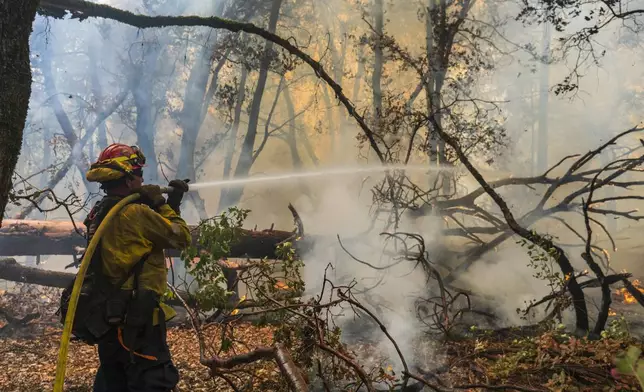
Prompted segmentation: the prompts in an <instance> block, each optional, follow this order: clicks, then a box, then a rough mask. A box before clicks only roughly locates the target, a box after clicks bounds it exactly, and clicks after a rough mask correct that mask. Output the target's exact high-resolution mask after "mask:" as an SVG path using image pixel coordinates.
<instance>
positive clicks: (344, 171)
mask: <svg viewBox="0 0 644 392" xmlns="http://www.w3.org/2000/svg"><path fill="white" fill-rule="evenodd" d="M389 170H401V171H402V170H404V171H413V172H423V171H424V172H449V171H453V170H454V169H453V168H451V167H440V168H439V167H430V166H429V165H390V166H380V165H379V166H368V167H352V168H336V169H326V170H316V171H307V172H295V173H284V174H276V175H271V176H265V177H252V178H251V177H245V178H233V179H230V180H217V181H210V182H201V183H195V184H191V185H190V191H198V190H200V189H205V188H217V187H237V186H244V185H248V184H258V183H264V182H276V181H288V180H295V179H298V178H310V177H324V176H339V175H348V174H358V173H378V172H387V171H389ZM163 189H165V188H162V190H163Z"/></svg>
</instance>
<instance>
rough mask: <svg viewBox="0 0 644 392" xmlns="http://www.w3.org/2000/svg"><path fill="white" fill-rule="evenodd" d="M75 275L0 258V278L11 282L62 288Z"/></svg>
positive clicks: (171, 303) (170, 303)
mask: <svg viewBox="0 0 644 392" xmlns="http://www.w3.org/2000/svg"><path fill="white" fill-rule="evenodd" d="M75 276H76V273H71V272H59V271H48V270H44V269H40V268H33V267H25V266H24V265H21V264H20V263H18V262H17V261H16V260H14V259H0V279H4V280H9V281H11V282H18V283H26V284H35V285H38V286H46V287H57V288H60V289H64V288H67V287H68V286H69V285H70V284H71V283H72V280H73V279H74V277H75ZM178 294H179V295H181V296H182V297H184V298H188V297H189V296H188V295H187V294H186V293H184V292H179V293H178ZM167 303H168V304H169V305H173V306H183V305H182V304H181V302H179V300H177V299H170V300H168V301H167Z"/></svg>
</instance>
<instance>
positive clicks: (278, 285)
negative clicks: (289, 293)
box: [275, 281, 289, 290]
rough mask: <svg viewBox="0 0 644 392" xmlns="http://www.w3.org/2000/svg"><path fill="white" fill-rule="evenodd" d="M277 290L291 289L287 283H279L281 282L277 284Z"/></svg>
mask: <svg viewBox="0 0 644 392" xmlns="http://www.w3.org/2000/svg"><path fill="white" fill-rule="evenodd" d="M275 288H276V289H280V290H288V289H289V287H288V285H287V284H286V283H284V282H279V281H278V282H277V283H275Z"/></svg>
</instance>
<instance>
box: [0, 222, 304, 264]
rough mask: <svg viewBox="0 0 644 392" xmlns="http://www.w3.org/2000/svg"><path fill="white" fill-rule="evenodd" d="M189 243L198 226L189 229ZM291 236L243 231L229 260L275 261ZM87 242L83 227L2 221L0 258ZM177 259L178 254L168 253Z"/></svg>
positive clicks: (68, 249) (71, 249)
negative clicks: (282, 246) (258, 259)
mask: <svg viewBox="0 0 644 392" xmlns="http://www.w3.org/2000/svg"><path fill="white" fill-rule="evenodd" d="M191 231H192V239H193V243H194V244H196V242H197V238H198V237H199V228H198V226H193V227H191ZM291 237H293V233H292V232H289V231H282V230H272V229H271V230H261V231H260V230H243V232H242V235H241V236H240V237H239V241H237V242H236V243H235V244H234V245H233V246H232V249H231V252H230V257H248V258H264V257H268V258H269V259H274V258H276V255H275V247H276V246H277V245H278V244H279V243H281V242H284V241H286V240H288V239H289V238H291ZM86 245H87V242H86V240H85V237H84V228H82V227H81V226H77V225H75V224H74V223H73V222H69V221H36V220H15V219H6V220H5V221H4V222H3V226H2V227H1V228H0V256H38V255H76V254H78V253H79V252H78V249H79V248H84V247H85V246H86ZM168 254H169V255H170V256H178V255H179V252H178V251H170V252H168Z"/></svg>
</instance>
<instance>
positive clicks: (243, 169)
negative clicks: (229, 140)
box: [223, 0, 282, 206]
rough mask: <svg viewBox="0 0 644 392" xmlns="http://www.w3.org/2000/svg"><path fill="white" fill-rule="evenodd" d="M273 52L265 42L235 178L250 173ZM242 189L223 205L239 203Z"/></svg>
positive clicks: (277, 2)
mask: <svg viewBox="0 0 644 392" xmlns="http://www.w3.org/2000/svg"><path fill="white" fill-rule="evenodd" d="M281 6H282V0H273V3H272V6H271V14H270V17H269V22H268V31H269V32H271V33H275V30H276V29H277V20H278V19H279V13H280V8H281ZM272 51H273V43H272V42H270V41H267V42H266V45H265V46H264V53H263V55H262V61H261V63H260V69H259V76H258V78H257V87H256V88H255V93H254V94H253V102H252V104H251V109H250V117H249V119H248V130H247V131H246V136H245V137H244V142H243V144H242V148H241V152H240V155H239V160H238V161H237V167H236V168H235V177H245V176H247V175H248V173H249V172H250V167H251V165H252V160H253V148H254V147H255V137H256V136H257V126H258V125H259V112H260V109H261V105H262V97H263V95H264V88H265V87H266V79H267V78H268V67H269V66H270V64H271V59H272ZM243 191H244V188H242V187H237V188H233V189H231V190H230V191H229V192H226V200H224V201H223V205H226V206H232V205H236V204H238V203H239V201H240V200H241V196H242V193H243Z"/></svg>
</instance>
